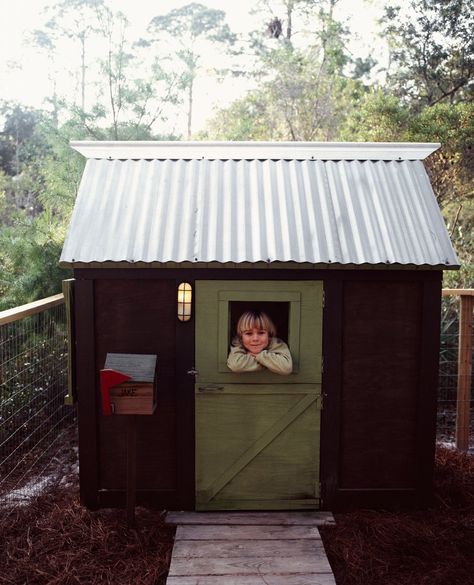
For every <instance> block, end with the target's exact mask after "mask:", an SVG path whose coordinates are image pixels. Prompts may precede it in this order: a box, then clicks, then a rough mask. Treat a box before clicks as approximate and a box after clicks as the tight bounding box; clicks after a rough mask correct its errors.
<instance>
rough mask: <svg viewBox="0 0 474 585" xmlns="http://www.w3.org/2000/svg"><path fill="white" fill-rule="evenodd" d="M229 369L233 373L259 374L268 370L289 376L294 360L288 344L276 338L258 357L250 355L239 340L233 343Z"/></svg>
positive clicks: (228, 361) (228, 363) (228, 359)
mask: <svg viewBox="0 0 474 585" xmlns="http://www.w3.org/2000/svg"><path fill="white" fill-rule="evenodd" d="M227 367H228V368H229V369H230V370H232V371H233V372H259V371H261V370H265V369H267V370H270V372H274V373H275V374H281V375H283V376H287V375H288V374H291V372H292V370H293V360H292V359H291V353H290V350H289V348H288V346H287V345H286V343H285V342H284V341H282V340H281V339H278V338H276V337H273V338H272V339H271V341H270V343H269V345H268V347H267V348H266V349H264V350H263V351H261V352H260V353H259V354H257V355H256V356H253V355H252V354H251V353H248V352H247V351H246V350H245V348H244V347H243V346H242V344H241V342H240V340H238V339H237V340H235V341H233V342H232V347H231V348H230V353H229V356H228V358H227Z"/></svg>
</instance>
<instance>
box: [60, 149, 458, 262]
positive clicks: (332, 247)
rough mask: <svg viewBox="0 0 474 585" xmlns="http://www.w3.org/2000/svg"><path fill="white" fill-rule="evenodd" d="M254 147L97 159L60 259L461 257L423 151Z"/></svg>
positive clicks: (88, 174) (90, 166) (418, 259)
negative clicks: (222, 153) (375, 155)
mask: <svg viewBox="0 0 474 585" xmlns="http://www.w3.org/2000/svg"><path fill="white" fill-rule="evenodd" d="M170 144H176V143H170ZM297 144H298V143H297ZM159 146H160V148H163V145H161V144H160V145H159ZM325 146H326V147H327V145H325ZM424 146H425V147H426V146H427V145H424ZM436 146H437V145H431V147H432V150H433V149H434V148H433V147H436ZM232 147H233V148H234V149H235V145H232ZM128 148H129V150H131V151H132V153H133V148H132V147H131V146H130V145H129V147H128ZM307 148H308V145H306V149H307ZM245 149H246V151H245V157H243V158H241V159H235V158H234V156H235V155H233V157H232V158H228V159H219V158H215V157H214V154H215V151H213V153H214V154H212V155H209V156H211V158H203V157H202V156H201V157H196V158H194V157H189V158H179V159H175V158H173V156H174V155H172V154H171V153H170V157H169V158H166V159H161V158H160V159H155V158H152V159H148V158H147V159H146V160H135V156H134V155H133V154H132V153H130V152H129V154H128V156H129V158H128V159H126V160H121V159H120V158H112V159H111V160H109V159H108V158H105V159H104V158H102V159H93V158H91V159H89V160H88V161H87V165H86V169H85V171H84V176H83V179H82V182H81V186H80V189H79V194H78V198H77V202H76V206H75V209H74V212H73V217H72V220H71V225H70V228H69V234H68V237H67V239H66V243H65V246H64V249H63V253H62V256H61V264H62V265H83V263H87V264H90V263H104V262H128V263H131V265H136V263H139V262H140V263H141V262H145V263H169V262H174V263H183V262H192V263H210V262H218V263H229V262H231V263H242V262H250V263H258V262H266V263H267V262H296V263H299V264H301V263H305V264H307V263H309V264H311V265H315V264H317V265H380V264H383V265H385V266H387V265H393V266H396V265H404V266H414V267H418V266H427V267H429V266H437V267H447V268H453V267H457V264H458V262H457V259H456V256H455V254H454V251H453V249H452V246H451V243H450V241H449V237H448V234H447V231H446V228H445V225H444V222H443V219H442V217H441V214H440V211H439V208H438V205H437V203H436V199H435V197H434V194H433V191H432V189H431V185H430V182H429V179H428V176H427V174H426V171H425V169H424V167H423V163H422V162H421V161H420V160H401V161H400V160H399V159H397V158H395V157H394V160H373V159H370V160H361V158H362V157H361V149H357V148H353V149H352V158H350V157H349V158H347V159H345V160H326V159H324V160H322V159H315V158H307V157H305V158H301V154H300V155H299V156H298V154H296V155H295V158H293V159H289V158H287V157H288V154H287V153H286V151H285V157H284V158H264V159H262V158H259V157H260V156H261V153H260V152H258V156H254V157H253V158H248V157H249V149H250V150H251V148H250V147H249V145H247V144H246V146H245ZM295 150H298V149H297V148H296V149H295ZM400 150H402V149H401V147H400V146H399V151H400ZM93 151H94V149H93V148H92V149H89V155H90V156H94V154H93ZM117 152H118V151H117ZM121 152H122V156H123V153H124V151H123V149H122V151H121ZM148 152H150V153H151V150H149V151H148ZM174 152H176V151H174ZM280 152H282V151H280ZM300 152H301V151H300ZM412 152H413V149H412ZM242 154H243V152H242ZM255 154H256V153H254V155H255ZM154 156H156V155H154ZM160 156H161V155H160ZM271 156H272V155H271ZM273 156H275V155H273ZM348 156H349V155H348Z"/></svg>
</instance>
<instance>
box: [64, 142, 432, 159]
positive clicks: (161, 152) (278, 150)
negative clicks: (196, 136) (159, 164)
mask: <svg viewBox="0 0 474 585" xmlns="http://www.w3.org/2000/svg"><path fill="white" fill-rule="evenodd" d="M70 146H71V148H73V149H74V150H76V151H78V152H79V153H80V154H82V155H83V156H85V157H86V158H100V159H110V160H113V159H154V158H163V159H173V158H176V159H186V158H189V159H205V158H221V159H226V158H236V159H244V158H250V159H256V158H264V159H271V158H277V159H284V158H288V159H297V158H300V159H309V160H311V159H317V160H423V159H425V158H426V157H427V156H429V155H430V154H432V153H433V152H434V151H436V150H437V149H438V148H440V146H441V144H440V143H431V142H296V141H295V142H287V141H285V142H283V141H282V142H263V141H262V142H259V141H253V142H249V141H239V142H238V141H235V142H231V141H213V142H211V141H209V142H206V141H179V140H176V141H71V142H70Z"/></svg>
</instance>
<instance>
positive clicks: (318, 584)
mask: <svg viewBox="0 0 474 585" xmlns="http://www.w3.org/2000/svg"><path fill="white" fill-rule="evenodd" d="M166 521H167V522H168V523H169V524H176V525H177V528H176V537H175V542H174V547H173V554H172V557H171V565H170V571H169V574H168V580H167V581H166V585H336V581H335V580H334V575H333V573H332V570H331V566H330V565H329V562H328V559H327V556H326V552H325V550H324V546H323V543H322V540H321V535H320V533H319V530H318V526H321V525H324V524H333V523H334V517H333V516H332V514H331V513H329V512H229V513H227V512H168V514H167V516H166Z"/></svg>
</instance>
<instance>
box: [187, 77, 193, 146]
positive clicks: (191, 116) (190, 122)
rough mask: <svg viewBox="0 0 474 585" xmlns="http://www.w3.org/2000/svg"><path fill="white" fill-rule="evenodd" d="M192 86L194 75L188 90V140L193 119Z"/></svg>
mask: <svg viewBox="0 0 474 585" xmlns="http://www.w3.org/2000/svg"><path fill="white" fill-rule="evenodd" d="M193 85H194V73H193V74H192V75H191V79H190V82H189V89H188V140H189V139H190V138H191V128H192V118H193Z"/></svg>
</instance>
